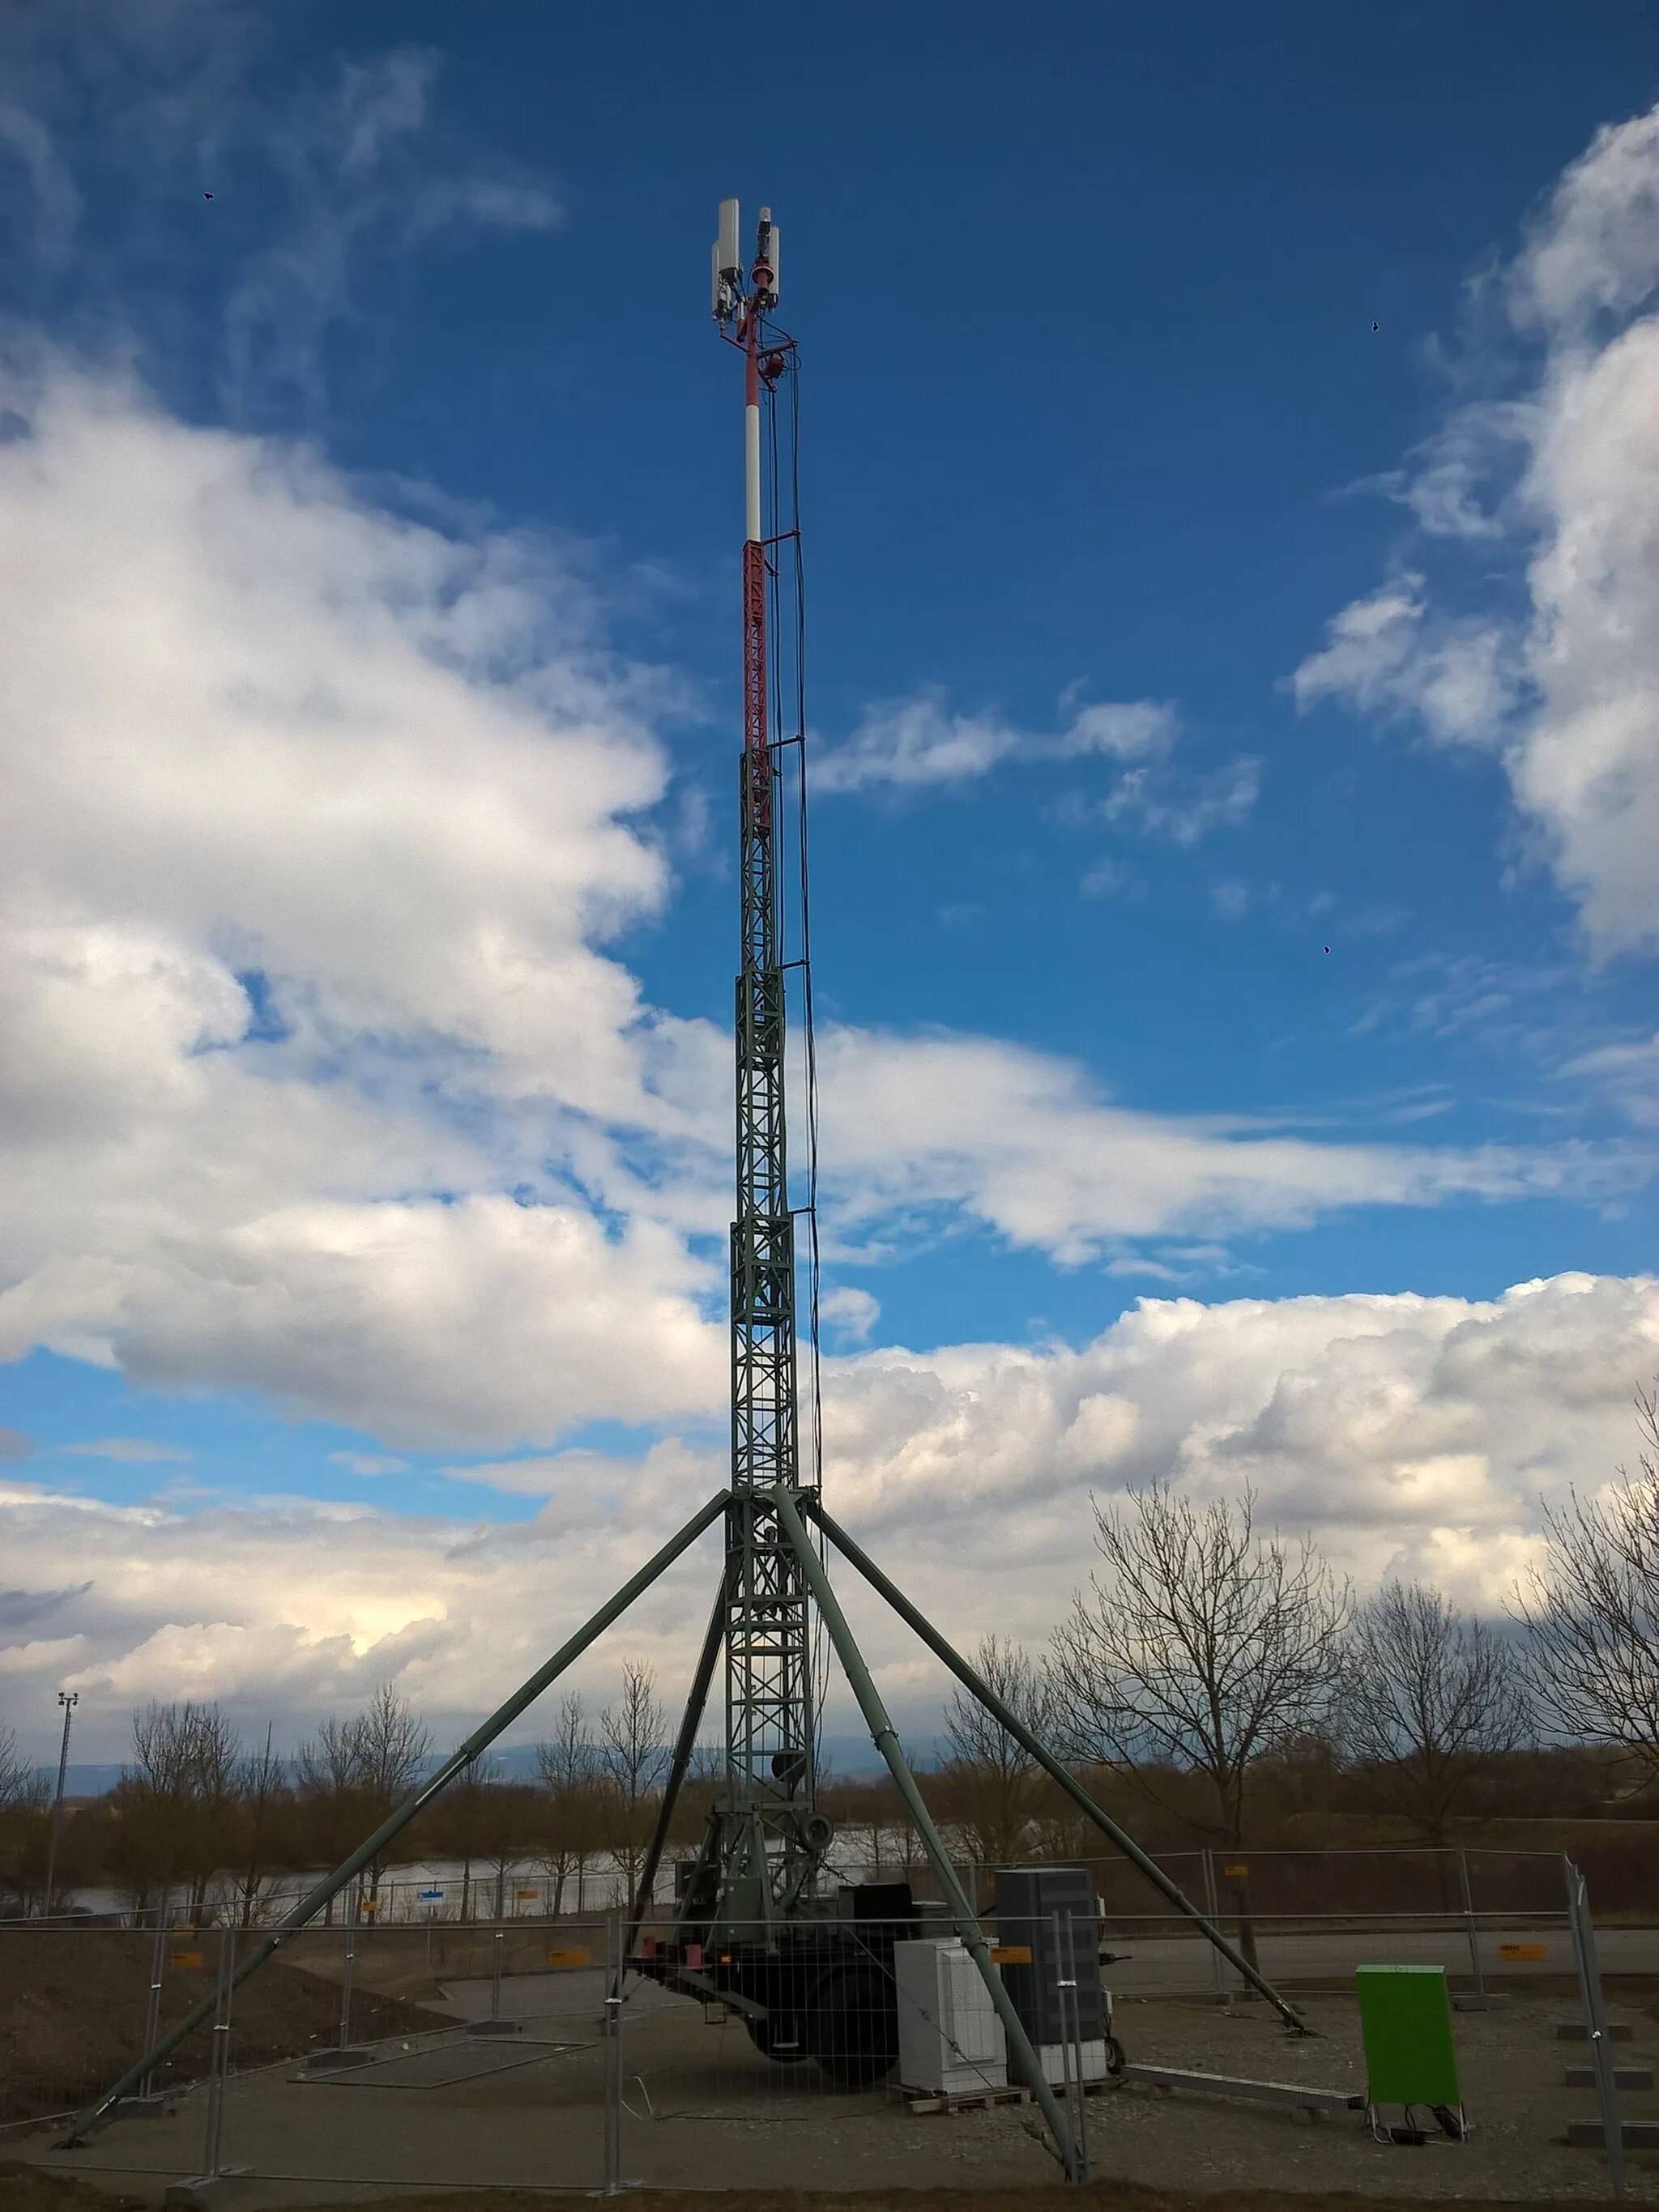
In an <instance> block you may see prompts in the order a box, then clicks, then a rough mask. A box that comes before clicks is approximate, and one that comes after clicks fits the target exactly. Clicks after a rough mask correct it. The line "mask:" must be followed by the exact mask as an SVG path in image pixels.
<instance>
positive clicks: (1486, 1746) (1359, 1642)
mask: <svg viewBox="0 0 1659 2212" xmlns="http://www.w3.org/2000/svg"><path fill="white" fill-rule="evenodd" d="M1527 1730H1528V1699H1527V1695H1526V1689H1525V1681H1524V1668H1523V1665H1522V1662H1521V1660H1520V1656H1519V1654H1517V1653H1516V1652H1513V1651H1511V1650H1508V1649H1506V1648H1505V1646H1504V1644H1503V1643H1502V1641H1501V1640H1500V1639H1499V1638H1498V1637H1495V1636H1494V1635H1493V1634H1492V1631H1491V1629H1490V1628H1488V1627H1487V1626H1486V1625H1485V1624H1484V1623H1483V1622H1481V1621H1480V1620H1465V1619H1464V1618H1463V1617H1462V1614H1461V1613H1459V1612H1458V1609H1457V1607H1455V1605H1454V1604H1453V1603H1452V1602H1451V1601H1450V1600H1449V1598H1445V1597H1443V1596H1442V1595H1441V1594H1440V1592H1439V1591H1438V1590H1437V1589H1431V1588H1429V1587H1428V1586H1427V1585H1426V1584H1425V1583H1399V1582H1393V1583H1389V1584H1388V1585H1387V1586H1386V1588H1384V1589H1382V1590H1379V1591H1378V1593H1377V1594H1376V1596H1375V1597H1374V1598H1372V1599H1371V1600H1370V1601H1369V1603H1367V1604H1366V1605H1364V1606H1362V1607H1361V1608H1360V1610H1359V1613H1358V1616H1357V1618H1356V1620H1355V1622H1354V1626H1353V1629H1352V1635H1351V1637H1350V1640H1349V1644H1348V1650H1347V1654H1346V1663H1345V1667H1344V1672H1343V1681H1342V1696H1341V1699H1340V1717H1339V1723H1338V1733H1339V1735H1340V1741H1341V1744H1342V1747H1343V1750H1344V1752H1345V1753H1346V1755H1347V1757H1348V1758H1349V1759H1352V1760H1357V1761H1358V1762H1359V1763H1360V1764H1361V1765H1364V1766H1366V1767H1368V1768H1369V1769H1370V1770H1371V1773H1370V1779H1371V1780H1372V1782H1373V1784H1375V1786H1376V1790H1377V1791H1378V1792H1379V1794H1380V1795H1381V1796H1382V1797H1383V1799H1384V1800H1385V1802H1387V1805H1388V1808H1389V1810H1390V1811H1395V1812H1398V1813H1400V1814H1403V1815H1404V1817H1405V1818H1406V1819H1407V1820H1409V1821H1410V1822H1411V1823H1412V1825H1413V1826H1414V1827H1415V1828H1417V1829H1418V1830H1419V1832H1420V1833H1421V1834H1422V1835H1424V1836H1425V1838H1427V1840H1428V1841H1429V1842H1430V1843H1431V1844H1440V1843H1443V1842H1444V1841H1445V1838H1446V1830H1447V1826H1448V1824H1449V1821H1450V1820H1451V1818H1452V1816H1453V1814H1454V1813H1455V1809H1456V1808H1457V1805H1458V1802H1459V1801H1460V1799H1462V1798H1463V1797H1464V1796H1466V1795H1467V1793H1468V1788H1469V1785H1470V1784H1471V1783H1472V1782H1474V1780H1475V1778H1477V1777H1478V1776H1479V1774H1480V1772H1481V1771H1482V1770H1483V1768H1485V1767H1486V1766H1487V1765H1490V1763H1491V1761H1492V1759H1495V1758H1498V1757H1499V1756H1501V1755H1502V1754H1503V1753H1504V1752H1509V1751H1513V1750H1514V1749H1515V1748H1516V1746H1517V1745H1518V1744H1520V1743H1522V1742H1523V1741H1525V1739H1526V1735H1527Z"/></svg>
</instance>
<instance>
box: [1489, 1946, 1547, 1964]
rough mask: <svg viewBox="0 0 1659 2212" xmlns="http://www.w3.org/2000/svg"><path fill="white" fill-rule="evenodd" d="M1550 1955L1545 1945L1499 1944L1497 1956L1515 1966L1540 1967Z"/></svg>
mask: <svg viewBox="0 0 1659 2212" xmlns="http://www.w3.org/2000/svg"><path fill="white" fill-rule="evenodd" d="M1549 1954H1550V1947H1549V1945H1548V1944H1547V1943H1500V1944H1499V1945H1498V1957H1499V1958H1500V1959H1507V1960H1511V1961H1512V1962H1513V1963H1514V1964H1515V1965H1516V1966H1541V1965H1542V1964H1543V1962H1544V1960H1546V1959H1547V1958H1548V1956H1549Z"/></svg>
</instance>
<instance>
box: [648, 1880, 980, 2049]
mask: <svg viewBox="0 0 1659 2212" xmlns="http://www.w3.org/2000/svg"><path fill="white" fill-rule="evenodd" d="M826 1905H828V1910H826V1911H824V1912H823V1916H822V1917H818V1916H817V1915H813V1916H811V1917H801V1918H797V1919H791V1920H786V1921H780V1922H779V1923H777V1925H776V1927H775V1929H774V1931H773V1933H772V1935H771V1936H770V1939H769V1941H767V1942H741V1941H725V1942H721V1941H710V1942H696V1941H692V1940H689V1939H688V1938H687V1937H686V1936H684V1935H677V1936H643V1937H642V1938H641V1940H640V1942H638V1944H637V1947H636V1948H635V1952H634V1953H633V1954H632V1955H630V1957H629V1960H628V1967H629V1971H630V1972H634V1973H636V1974H639V1975H641V1976H643V1977H644V1978H646V1979H647V1980H649V1981H653V1982H656V1983H658V1984H659V1985H660V1986H661V1987H662V1988H664V1989H666V1990H676V1991H678V1994H679V1995H680V1996H687V1997H695V1998H696V2000H697V2001H698V2002H700V2003H702V2004H705V2005H708V2004H716V2003H718V2004H722V2005H724V2006H726V2008H727V2009H728V2010H729V2011H731V2012H732V2013H734V2014H736V2015H737V2016H738V2019H739V2020H740V2021H742V2022H743V2025H744V2028H745V2030H746V2031H747V2033H748V2035H749V2039H750V2042H751V2043H752V2044H753V2045H754V2046H755V2048H756V2050H757V2051H760V2052H761V2053H762V2055H763V2057H767V2058H770V2059H774V2060H775V2061H776V2062H777V2063H778V2064H780V2065H783V2066H796V2065H799V2064H801V2063H804V2062H805V2060H807V2059H812V2060H815V2061H816V2062H817V2067H818V2069H819V2071H820V2072H821V2073H822V2074H823V2075H824V2076H825V2078H826V2079H827V2080H829V2081H832V2082H833V2083H834V2084H835V2085H836V2087H837V2088H842V2089H868V2088H872V2087H874V2086H875V2085H876V2083H878V2081H885V2080H886V2078H887V2076H888V2075H890V2073H891V2072H892V2070H893V2068H894V2067H895V2066H896V2064H897V2063H898V1992H897V1988H896V1984H895V1981H894V1976H893V1946H894V1945H895V1944H896V1943H902V1942H908V1941H909V1940H910V1939H912V1938H913V1937H915V1936H921V1935H922V1934H924V1933H927V1934H949V1933H950V1922H949V1919H948V1917H945V1915H944V1908H942V1907H939V1906H927V1905H921V1906H919V1905H917V1904H916V1902H915V1899H913V1898H912V1896H911V1893H910V1885H909V1884H908V1882H867V1883H864V1884H862V1885H860V1887H856V1888H851V1889H843V1890H842V1892H841V1893H840V1895H839V1897H838V1898H836V1899H835V1900H834V1902H833V1904H831V1903H829V1900H826Z"/></svg>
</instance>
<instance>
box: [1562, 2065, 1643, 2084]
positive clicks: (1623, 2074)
mask: <svg viewBox="0 0 1659 2212" xmlns="http://www.w3.org/2000/svg"><path fill="white" fill-rule="evenodd" d="M1565 2075H1566V2080H1565V2087H1567V2088H1569V2089H1593V2088H1594V2087H1595V2068H1594V2067H1593V2066H1569V2067H1567V2068H1566V2069H1565ZM1613 2087H1614V2088H1615V2089H1650V2088H1652V2087H1653V2069H1652V2067H1651V2066H1615V2067H1614V2068H1613Z"/></svg>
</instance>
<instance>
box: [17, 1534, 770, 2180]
mask: <svg viewBox="0 0 1659 2212" xmlns="http://www.w3.org/2000/svg"><path fill="white" fill-rule="evenodd" d="M731 1495H732V1493H731V1492H730V1491H728V1490H722V1491H720V1492H717V1493H716V1494H715V1495H714V1497H713V1498H710V1499H709V1501H708V1504H707V1505H705V1506H704V1507H703V1508H702V1510H701V1511H700V1512H697V1513H696V1514H694V1515H693V1516H692V1517H691V1519H690V1520H689V1521H688V1522H686V1524H685V1526H684V1528H682V1529H681V1530H680V1532H679V1534H678V1535H677V1536H671V1537H670V1538H669V1540H668V1541H667V1542H666V1543H665V1545H664V1546H663V1547H662V1549H661V1551H659V1553H657V1554H656V1556H655V1557H654V1558H653V1559H648V1560H647V1562H646V1564H645V1565H644V1566H642V1567H641V1569H640V1571H639V1572H638V1574H636V1575H635V1576H634V1577H632V1578H631V1580H629V1581H628V1582H625V1583H623V1586H622V1588H621V1589H619V1590H618V1591H617V1595H615V1597H613V1598H611V1600H609V1601H608V1602H607V1603H605V1605H602V1606H601V1607H599V1611H598V1612H597V1613H595V1614H594V1615H593V1616H592V1620H588V1621H587V1622H586V1623H585V1624H584V1626H582V1627H580V1628H579V1629H578V1630H577V1631H576V1633H575V1634H574V1636H573V1637H572V1638H570V1640H569V1642H568V1644H561V1645H560V1647H559V1649H558V1650H556V1652H555V1653H554V1654H553V1656H552V1657H551V1658H550V1660H549V1661H548V1662H547V1664H546V1665H545V1666H544V1667H541V1668H538V1669H537V1671H536V1672H535V1673H534V1674H532V1676H531V1677H530V1680H528V1681H527V1682H526V1683H525V1684H524V1685H523V1686H522V1687H520V1689H517V1690H515V1691H514V1692H513V1695H512V1696H511V1697H510V1698H509V1699H507V1703H506V1704H505V1705H501V1706H499V1707H498V1708H497V1709H496V1711H495V1712H493V1713H492V1714H491V1715H490V1716H489V1719H488V1720H487V1721H486V1722H485V1723H483V1727H482V1728H478V1729H474V1730H473V1732H472V1734H471V1735H470V1736H468V1738H467V1739H466V1741H465V1743H464V1744H461V1745H460V1746H459V1747H458V1748H457V1749H456V1750H454V1751H452V1752H451V1753H450V1754H449V1757H448V1758H447V1759H445V1761H444V1763H443V1765H441V1767H440V1768H439V1769H438V1771H437V1772H436V1773H435V1774H434V1775H433V1776H431V1778H429V1779H428V1781H425V1782H423V1783H422V1784H421V1786H420V1788H419V1789H418V1790H416V1792H415V1795H414V1796H412V1797H409V1798H405V1800H404V1802H403V1803H402V1804H401V1805H399V1806H398V1809H397V1811H396V1812H395V1813H392V1814H388V1815H387V1817H386V1819H385V1820H382V1821H381V1823H380V1826H379V1827H378V1828H376V1830H375V1831H374V1834H373V1835H372V1836H371V1837H369V1838H368V1841H367V1843H362V1844H358V1846H357V1848H356V1850H355V1851H353V1853H352V1854H351V1857H349V1859H344V1860H343V1861H342V1862H341V1863H340V1864H339V1865H338V1866H337V1867H336V1868H335V1869H334V1871H333V1873H332V1874H328V1875H324V1876H323V1879H322V1880H321V1881H319V1882H318V1883H316V1884H315V1885H314V1887H312V1888H310V1889H308V1890H307V1892H306V1893H305V1895H304V1896H303V1897H302V1898H301V1899H300V1901H299V1903H298V1904H297V1905H295V1907H294V1909H293V1910H292V1911H290V1912H288V1913H285V1914H284V1915H283V1918H282V1919H281V1920H279V1921H278V1922H277V1923H276V1926H275V1927H274V1928H273V1929H271V1931H270V1935H268V1936H266V1937H265V1938H264V1942H260V1943H257V1944H255V1946H254V1948H252V1951H250V1952H249V1953H248V1954H247V1957H246V1959H244V1960H243V1961H242V1963H241V1965H240V1966H238V1967H237V1969H236V1972H235V1974H234V1977H233V1978H232V1982H231V1987H232V1988H233V1989H234V1988H235V1987H236V1986H237V1984H239V1983H241V1982H245V1981H246V1979H247V1978H248V1976H249V1975H250V1974H253V1973H257V1972H258V1970H259V1968H260V1967H261V1966H264V1963H265V1961H266V1960H268V1959H269V1958H270V1957H271V1955H272V1954H274V1953H275V1952H276V1951H277V1950H278V1949H280V1948H281V1947H282V1946H283V1944H284V1943H285V1942H287V1941H288V1939H289V1936H295V1935H297V1934H298V1933H299V1931H300V1930H301V1929H302V1928H303V1927H304V1926H305V1925H306V1923H307V1921H310V1920H314V1919H315V1917H317V1915H318V1914H319V1912H320V1911H322V1909H323V1907H324V1906H325V1905H326V1904H327V1903H328V1901H329V1899H331V1897H337V1896H338V1894H339V1893H340V1892H341V1891H342V1890H343V1888H344V1887H345V1886H346V1884H347V1883H348V1882H349V1881H350V1880H351V1878H352V1876H353V1875H357V1874H361V1873H362V1869H364V1868H365V1867H366V1866H368V1865H369V1864H370V1863H371V1862H372V1861H374V1859H376V1858H378V1857H380V1853H381V1852H382V1851H383V1850H385V1849H386V1845H387V1844H389V1843H390V1842H391V1841H392V1838H393V1837H394V1836H396V1835H398V1834H400V1833H401V1832H402V1831H403V1830H404V1829H405V1828H406V1827H407V1826H409V1824H410V1821H411V1820H413V1819H414V1818H415V1816H416V1814H417V1813H420V1812H422V1811H423V1810H424V1809H425V1808H426V1807H427V1806H428V1805H429V1804H430V1803H431V1802H432V1800H433V1799H434V1798H435V1796H437V1795H438V1793H439V1792H440V1790H442V1789H443V1788H444V1787H445V1785H446V1784H447V1783H450V1782H453V1780H454V1778H455V1777H456V1776H457V1775H458V1774H459V1772H460V1771H461V1770H462V1769H463V1767H466V1766H470V1765H471V1764H472V1761H473V1760H474V1759H476V1758H477V1756H478V1754H479V1753H480V1752H481V1751H485V1750H488V1748H489V1746H490V1745H491V1744H492V1743H494V1741H495V1738H496V1737H497V1736H498V1735H500V1734H501V1730H502V1729H504V1728H507V1726H509V1725H510V1723H512V1722H513V1721H515V1720H517V1718H518V1717H519V1715H520V1713H521V1712H523V1711H524V1710H525V1708H526V1705H533V1704H534V1703H535V1701H536V1699H538V1698H539V1697H540V1695H541V1693H542V1692H543V1691H544V1689H545V1688H546V1687H547V1686H548V1684H549V1683H550V1682H552V1681H556V1680H557V1679H558V1677H559V1676H560V1675H561V1674H563V1672H564V1670H565V1668H567V1667H568V1666H570V1665H571V1664H572V1662H574V1661H575V1660H577V1659H580V1656H581V1655H582V1653H583V1652H584V1651H586V1649H587V1647H588V1645H589V1644H592V1641H593V1640H594V1638H596V1637H598V1636H600V1635H602V1634H603V1633H604V1632H605V1630H606V1629H607V1628H609V1627H610V1626H611V1622H612V1621H613V1620H616V1619H617V1616H618V1614H620V1613H626V1612H627V1610H628V1608H629V1606H630V1605H632V1604H633V1602H634V1601H635V1598H636V1597H638V1596H639V1595H640V1593H641V1590H645V1589H649V1588H650V1586H651V1584H652V1583H653V1582H655V1581H656V1579H657V1577H658V1576H659V1574H661V1573H662V1572H663V1571H665V1569H666V1568H668V1567H671V1566H672V1565H673V1564H674V1562H675V1560H676V1559H678V1557H679V1556H680V1553H682V1552H684V1551H686V1550H687V1549H689V1547H690V1546H691V1545H693V1544H695V1543H696V1541H697V1538H698V1537H699V1536H701V1535H702V1532H703V1530H704V1529H705V1528H708V1525H709V1523H710V1522H714V1521H716V1520H718V1519H719V1518H720V1515H721V1514H722V1513H723V1512H724V1511H725V1510H726V1504H727V1502H728V1501H729V1499H730V1498H731ZM218 2002H219V1999H218V1996H217V1995H214V1996H210V1997H204V1998H203V2000H202V2002H200V2004H198V2005H196V2006H194V2007H193V2008H191V2010H190V2011H189V2012H187V2013H186V2014H185V2016H184V2018H183V2020H181V2021H179V2025H178V2026H177V2027H174V2028H170V2029H169V2030H168V2032H167V2034H165V2035H164V2036H163V2037H162V2038H161V2041H160V2042H159V2043H158V2044H156V2045H155V2046H154V2047H153V2048H152V2049H150V2050H149V2051H146V2052H145V2053H144V2055H143V2057H142V2058H141V2059H140V2060H139V2061H138V2063H137V2065H136V2066H130V2067H128V2069H127V2070H126V2072H125V2074H124V2075H122V2076H121V2078H120V2080H119V2081H117V2082H116V2083H115V2084H114V2085H113V2086H112V2087H110V2088H108V2089H106V2090H105V2092H104V2093H103V2095H102V2096H101V2097H100V2098H99V2100H98V2101H97V2102H96V2104H93V2105H88V2106H85V2108H84V2109H83V2110H82V2111H81V2112H77V2113H76V2116H75V2118H74V2121H73V2122H72V2124H71V2125H70V2131H69V2133H68V2135H67V2136H64V2140H63V2141H62V2142H60V2143H59V2144H58V2146H57V2148H58V2149H59V2150H79V2149H81V2148H82V2147H83V2146H84V2145H85V2143H86V2141H87V2138H88V2136H89V2135H90V2134H91V2132H92V2130H93V2129H94V2128H95V2127H96V2126H97V2125H98V2124H99V2123H100V2121H101V2120H103V2119H106V2118H107V2117H108V2115H109V2114H110V2112H112V2111H113V2109H114V2107H115V2106H117V2105H118V2104H119V2103H120V2101H121V2100H122V2098H123V2097H125V2096H126V2095H127V2094H128V2093H129V2092H130V2091H131V2090H133V2089H136V2088H137V2086H138V2084H139V2083H140V2082H141V2081H143V2078H144V2076H145V2075H146V2074H148V2073H149V2072H150V2071H151V2069H153V2068H154V2067H155V2066H157V2065H158V2064H159V2063H161V2060H162V2059H163V2058H165V2057H167V2053H168V2052H169V2051H176V2050H177V2049H178V2047H179V2045H180V2044H181V2043H182V2042H183V2041H184V2039H185V2037H186V2036H187V2035H188V2034H189V2033H191V2030H192V2029H193V2028H197V2027H200V2026H201V2024H202V2022H203V2021H204V2020H205V2019H206V2018H207V2017H208V2015H209V2014H210V2013H211V2012H212V2011H213V2010H214V2009H215V2008H216V2005H217V2004H218Z"/></svg>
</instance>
